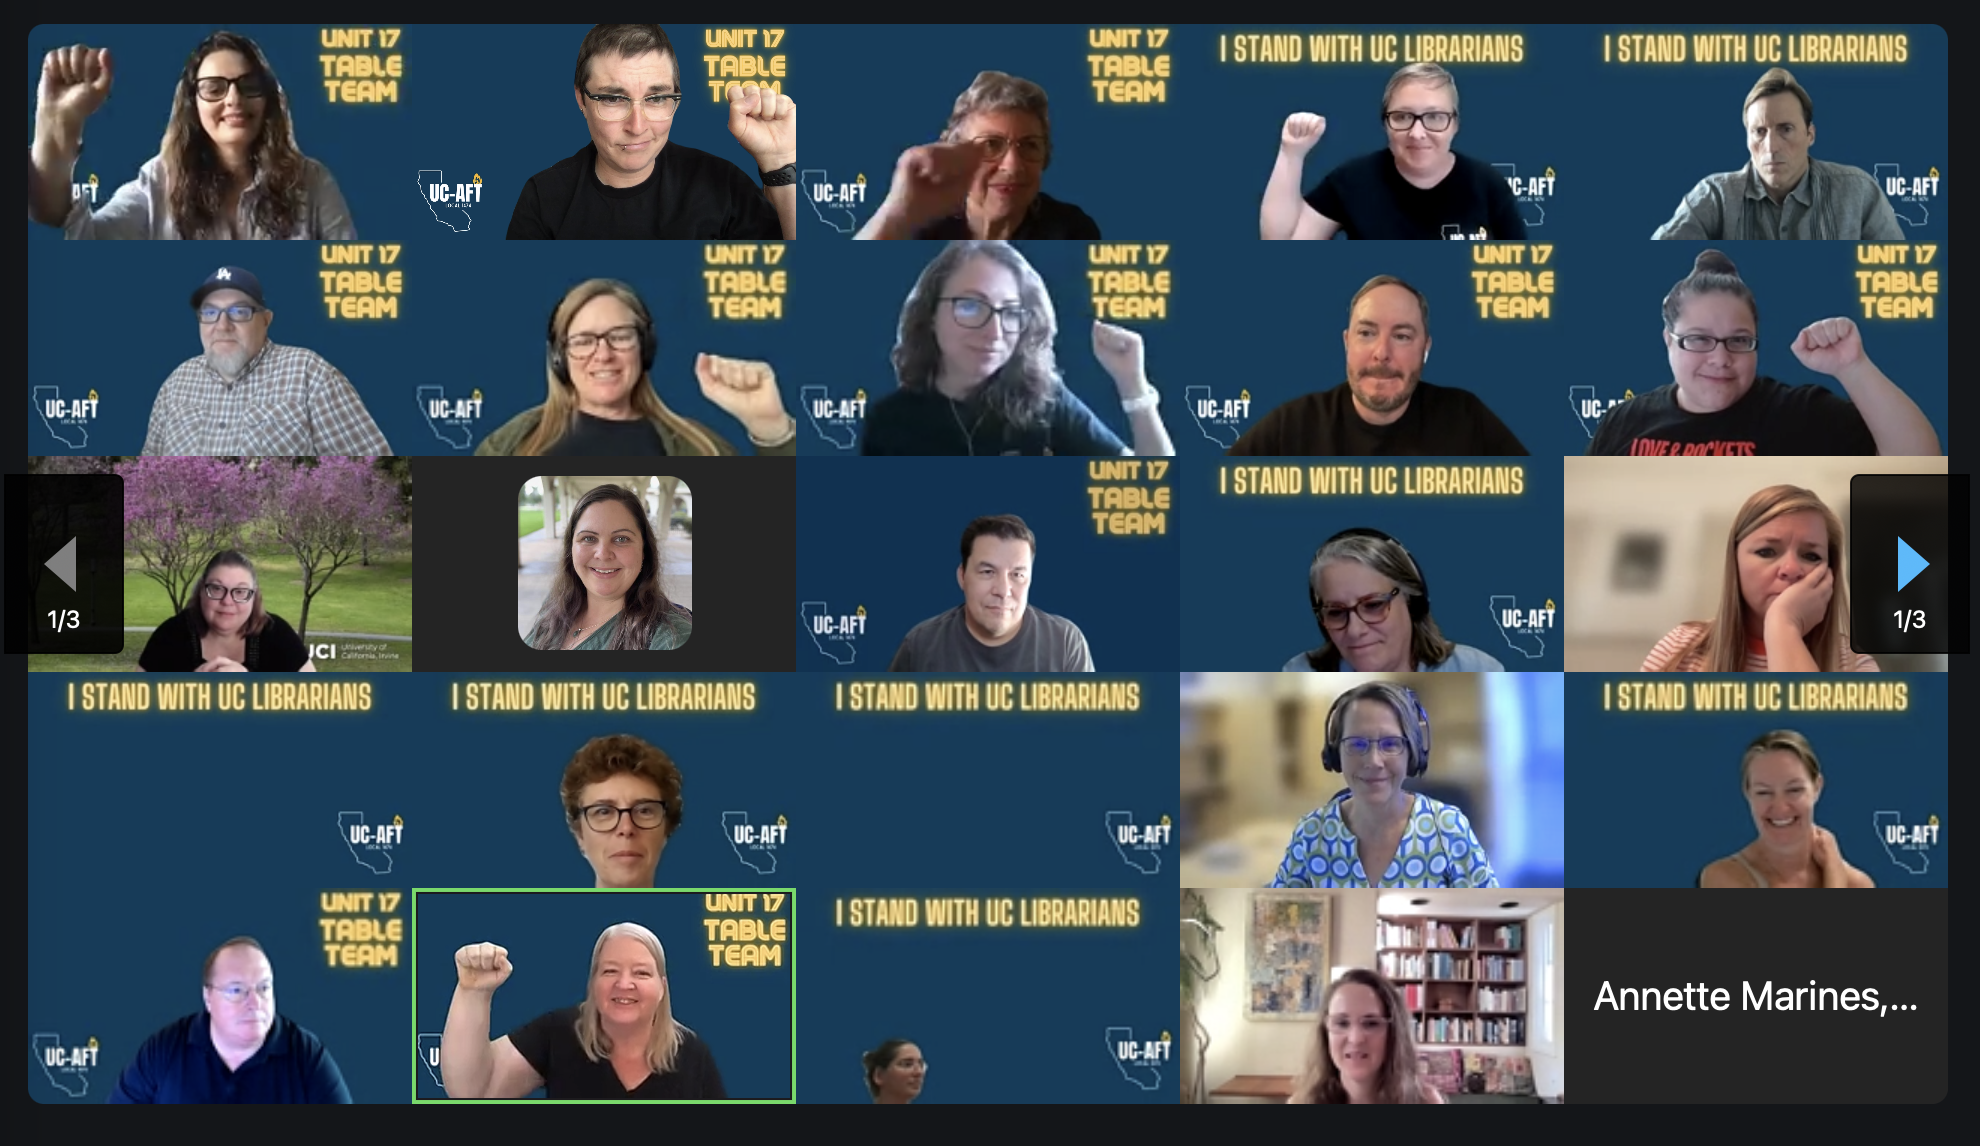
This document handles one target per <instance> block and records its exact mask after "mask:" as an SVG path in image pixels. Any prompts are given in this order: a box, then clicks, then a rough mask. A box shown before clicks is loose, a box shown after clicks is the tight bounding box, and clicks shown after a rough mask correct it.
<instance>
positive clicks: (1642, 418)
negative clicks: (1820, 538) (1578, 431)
mask: <svg viewBox="0 0 1980 1146" xmlns="http://www.w3.org/2000/svg"><path fill="white" fill-rule="evenodd" d="M1588 452H1589V453H1590V454H1602V455H1610V456H1621V455H1635V456H1641V457H1659V458H1670V457H1756V456H1761V455H1778V454H1798V455H1803V456H1810V455H1814V456H1820V455H1830V454H1842V455H1856V454H1875V453H1876V452H1877V439H1875V438H1873V437H1871V436H1870V427H1869V426H1866V425H1864V424H1863V415H1862V414H1861V413H1859V412H1858V411H1857V409H1856V403H1854V402H1851V401H1850V400H1849V399H1847V398H1844V397H1842V396H1841V395H1838V394H1836V393H1835V392H1834V391H1831V390H1828V389H1825V388H1823V387H1821V386H1813V385H1809V386H1788V385H1784V384H1782V383H1780V382H1776V381H1775V380H1773V379H1772V378H1767V377H1760V378H1755V379H1754V380H1753V387H1752V389H1750V390H1748V391H1747V392H1746V396H1745V397H1743V398H1741V399H1740V400H1739V401H1737V402H1734V403H1733V404H1732V405H1730V406H1727V407H1726V408H1725V409H1723V410H1720V411H1719V412H1718V413H1716V414H1693V413H1690V412H1689V411H1687V410H1685V409H1684V408H1683V407H1682V406H1679V405H1678V402H1677V383H1675V382H1671V383H1667V384H1665V385H1663V386H1659V387H1658V388H1656V389H1655V390H1652V391H1650V392H1649V393H1648V394H1638V395H1637V396H1636V397H1634V398H1631V399H1629V400H1628V401H1626V402H1624V403H1623V404H1622V405H1620V406H1616V407H1613V408H1611V409H1610V410H1609V412H1608V413H1606V414H1604V415H1602V421H1601V422H1600V423H1599V424H1598V425H1597V426H1596V427H1595V438H1594V440H1593V441H1591V442H1589V443H1588Z"/></svg>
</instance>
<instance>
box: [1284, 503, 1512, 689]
mask: <svg viewBox="0 0 1980 1146" xmlns="http://www.w3.org/2000/svg"><path fill="white" fill-rule="evenodd" d="M1306 583H1307V594H1308V596H1309V598H1310V599H1311V601H1312V603H1313V619H1314V620H1315V621H1318V622H1319V623H1320V635H1321V636H1322V637H1324V638H1325V643H1324V644H1322V645H1321V646H1320V647H1319V648H1317V649H1312V650H1310V651H1308V652H1303V653H1300V654H1299V655H1298V656H1296V657H1294V658H1293V659H1291V660H1289V661H1287V662H1286V663H1285V667H1284V668H1282V669H1280V670H1279V671H1281V672H1504V671H1506V666H1504V665H1502V664H1500V663H1499V662H1498V661H1496V660H1494V659H1492V657H1490V656H1488V655H1487V654H1485V653H1483V652H1480V651H1479V650H1477V649H1474V648H1472V647H1471V646H1470V645H1460V644H1457V643H1455V642H1453V641H1448V640H1445V639H1444V634H1443V632H1442V631H1441V630H1439V629H1438V628H1437V622H1436V621H1435V620H1434V619H1432V618H1431V616H1430V585H1429V583H1428V582H1427V581H1425V580H1424V579H1423V570H1422V567H1421V566H1419V565H1417V563H1416V558H1414V557H1412V556H1410V553H1409V550H1407V549H1404V548H1403V547H1402V543H1401V542H1399V541H1397V540H1396V539H1395V538H1393V537H1390V536H1389V535H1388V534H1386V533H1383V532H1381V531H1380V530H1375V529H1344V530H1342V531H1341V532H1339V533H1336V534H1335V535H1333V536H1332V537H1329V538H1328V539H1327V541H1326V543H1325V544H1323V545H1322V546H1320V549H1319V551H1318V552H1316V553H1315V554H1314V555H1313V564H1312V565H1311V566H1309V567H1308V569H1307V573H1306ZM1398 598H1401V599H1403V601H1404V602H1405V603H1406V606H1407V607H1406V608H1405V609H1404V610H1403V611H1402V612H1397V611H1396V609H1395V605H1396V601H1397V599H1398Z"/></svg>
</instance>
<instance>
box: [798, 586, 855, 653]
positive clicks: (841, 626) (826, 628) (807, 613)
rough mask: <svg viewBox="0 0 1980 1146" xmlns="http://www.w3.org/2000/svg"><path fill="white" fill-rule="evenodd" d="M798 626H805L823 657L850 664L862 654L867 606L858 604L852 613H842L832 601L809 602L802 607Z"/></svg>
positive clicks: (806, 631) (799, 611) (813, 643)
mask: <svg viewBox="0 0 1980 1146" xmlns="http://www.w3.org/2000/svg"><path fill="white" fill-rule="evenodd" d="M798 623H799V624H800V625H802V626H803V627H804V631H805V634H806V635H807V636H809V637H810V638H811V643H812V645H813V646H814V647H815V648H817V650H818V655H819V656H822V657H830V658H831V659H832V660H833V661H834V662H835V663H837V664H842V665H849V664H851V663H853V659H854V658H855V657H856V656H857V655H858V645H859V639H860V638H861V637H863V636H865V635H866V606H865V605H857V606H854V608H853V611H852V612H850V613H840V612H836V611H834V610H833V608H832V606H831V604H830V603H829V602H826V601H806V602H804V603H803V604H801V605H799V606H798Z"/></svg>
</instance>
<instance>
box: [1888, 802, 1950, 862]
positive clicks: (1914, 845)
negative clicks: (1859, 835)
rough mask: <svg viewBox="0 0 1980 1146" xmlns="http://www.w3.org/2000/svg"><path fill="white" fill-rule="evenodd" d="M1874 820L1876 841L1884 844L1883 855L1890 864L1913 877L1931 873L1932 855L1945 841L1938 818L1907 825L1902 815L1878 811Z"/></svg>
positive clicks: (1900, 813) (1932, 817)
mask: <svg viewBox="0 0 1980 1146" xmlns="http://www.w3.org/2000/svg"><path fill="white" fill-rule="evenodd" d="M1873 818H1874V820H1875V822H1876V825H1877V838H1878V839H1879V840H1881V841H1883V844H1884V854H1885V855H1888V856H1890V857H1891V862H1892V863H1894V864H1896V865H1898V866H1899V867H1901V868H1903V869H1904V870H1906V871H1908V872H1910V873H1911V874H1912V875H1924V874H1925V873H1926V872H1928V871H1930V870H1932V852H1933V850H1934V849H1936V848H1937V847H1938V846H1939V844H1940V842H1941V841H1942V840H1943V839H1944V837H1943V836H1942V835H1941V833H1940V831H1939V817H1938V816H1936V815H1933V816H1927V817H1925V822H1924V823H1907V822H1906V821H1905V817H1904V814H1903V813H1902V812H1878V813H1877V814H1876V815H1875V817H1873Z"/></svg>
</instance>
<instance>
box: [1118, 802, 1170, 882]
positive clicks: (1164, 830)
mask: <svg viewBox="0 0 1980 1146" xmlns="http://www.w3.org/2000/svg"><path fill="white" fill-rule="evenodd" d="M1174 832H1175V827H1174V825H1173V824H1171V823H1170V822H1169V817H1168V814H1167V813H1164V814H1163V815H1161V816H1159V817H1155V818H1147V817H1142V816H1137V815H1135V814H1134V813H1133V812H1108V813H1107V838H1108V840H1110V841H1112V843H1113V845H1114V850H1115V851H1117V852H1119V853H1120V856H1121V861H1122V862H1123V863H1125V864H1127V865H1128V866H1129V867H1131V868H1133V869H1134V870H1136V871H1138V872H1140V873H1141V874H1143V875H1154V874H1155V873H1156V872H1158V871H1161V870H1162V853H1163V852H1164V851H1167V850H1168V847H1169V845H1170V844H1171V843H1173V842H1174Z"/></svg>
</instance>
